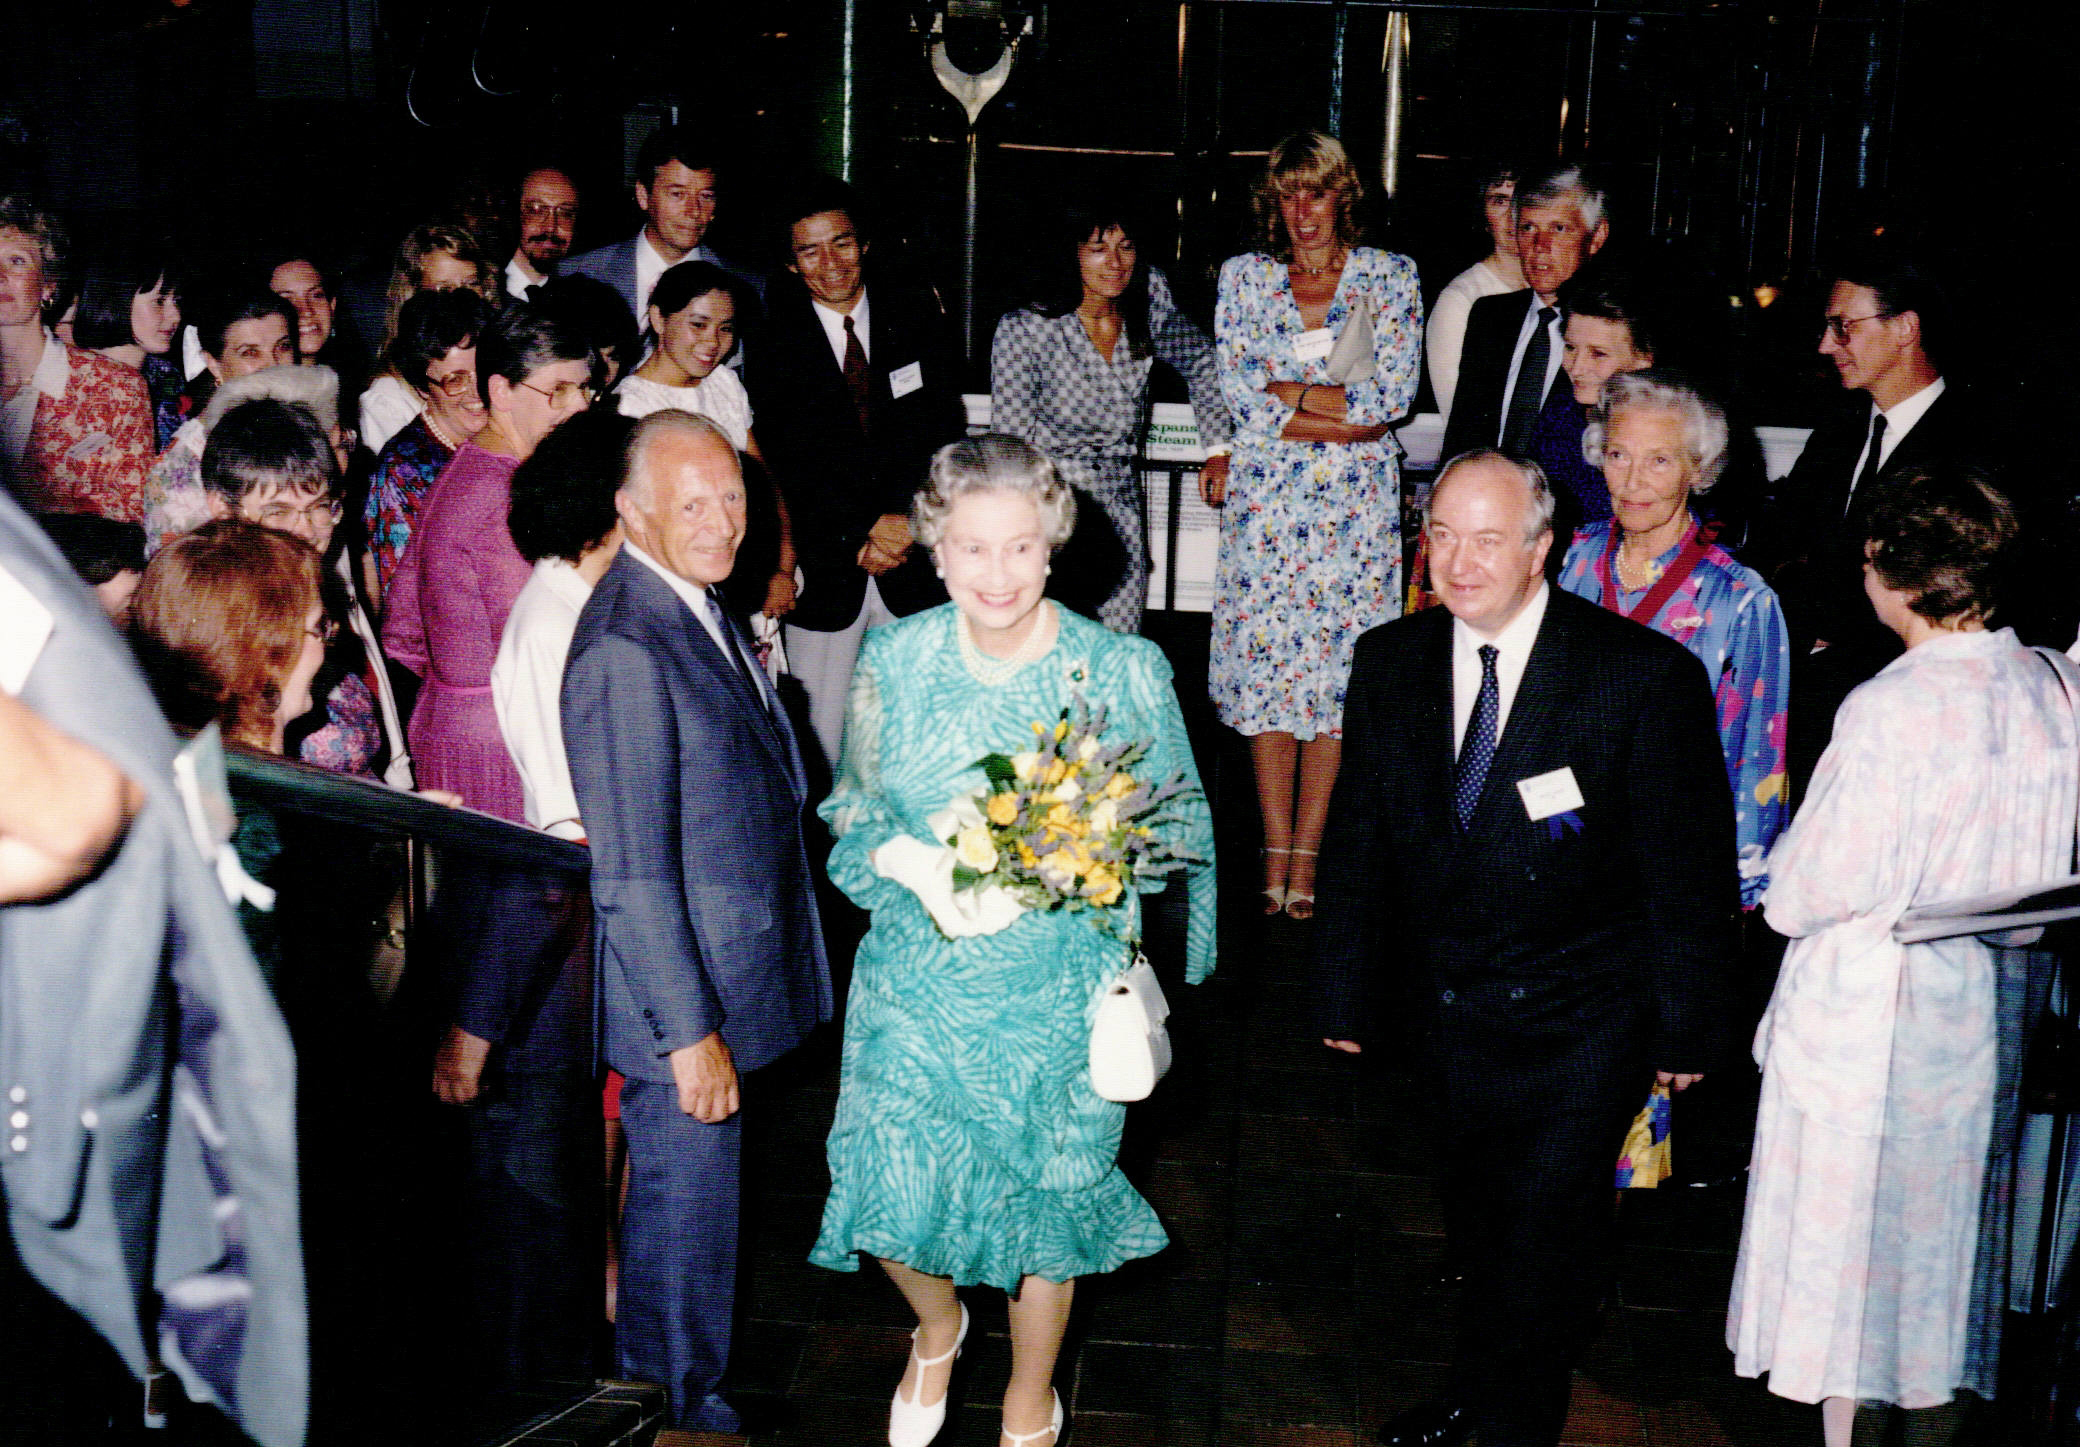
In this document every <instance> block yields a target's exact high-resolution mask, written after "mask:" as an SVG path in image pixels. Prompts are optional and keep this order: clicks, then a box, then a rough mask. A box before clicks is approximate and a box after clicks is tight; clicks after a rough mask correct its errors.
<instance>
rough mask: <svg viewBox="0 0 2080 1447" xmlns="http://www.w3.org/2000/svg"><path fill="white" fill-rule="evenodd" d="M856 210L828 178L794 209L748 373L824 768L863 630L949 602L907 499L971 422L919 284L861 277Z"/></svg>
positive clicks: (949, 351)
mask: <svg viewBox="0 0 2080 1447" xmlns="http://www.w3.org/2000/svg"><path fill="white" fill-rule="evenodd" d="M859 214H860V208H859V203H858V201H857V200H856V198H855V197H854V196H853V194H852V192H851V191H850V189H849V188H847V187H845V186H842V185H840V184H839V183H838V182H835V181H827V182H821V183H818V184H816V185H814V186H812V187H810V188H808V189H807V190H805V191H803V192H802V193H800V194H799V195H798V196H797V197H796V198H795V199H794V201H793V204H792V205H791V206H789V207H788V209H787V211H786V215H785V218H784V220H785V224H786V226H787V241H788V255H789V258H790V259H789V261H788V266H787V269H788V270H789V271H790V272H792V273H794V277H795V278H796V279H798V280H799V282H800V285H796V284H795V282H794V281H790V280H786V279H782V280H779V281H776V283H775V285H774V287H773V294H772V297H771V298H770V308H769V315H768V317H767V321H766V329H765V331H764V333H763V334H762V335H761V336H760V337H759V342H758V349H757V351H756V352H755V353H754V354H753V355H752V357H751V360H750V361H749V362H748V363H747V364H746V366H745V377H744V380H745V383H746V384H747V386H748V387H749V388H750V391H751V402H752V406H753V408H754V410H755V411H756V412H757V414H758V421H759V426H758V437H759V442H760V443H761V445H763V446H764V448H765V453H766V460H767V461H768V463H770V464H771V466H772V469H773V477H774V479H775V481H776V482H777V483H778V484H779V486H780V490H781V492H782V493H783V494H784V495H785V497H786V498H787V506H788V511H789V513H790V515H791V518H792V522H793V528H794V547H795V555H796V557H797V558H798V559H799V560H800V566H801V570H802V579H803V584H804V586H803V588H802V592H801V596H800V598H799V599H798V600H797V602H796V605H795V611H794V612H793V613H792V614H791V615H789V617H788V620H787V656H788V660H789V663H790V665H791V667H792V669H793V671H794V674H795V676H796V677H797V678H799V679H800V680H801V682H802V687H803V689H804V691H806V692H807V693H808V695H809V715H810V719H811V722H812V724H813V726H814V728H815V730H816V738H817V742H818V743H819V744H820V745H821V746H822V748H823V754H824V759H825V761H826V762H827V763H829V764H830V765H831V766H832V768H833V769H835V768H836V766H837V760H838V739H839V735H840V733H841V732H842V730H843V728H844V723H845V700H846V695H847V692H848V691H849V689H850V688H851V684H852V666H853V663H854V661H855V660H856V659H857V658H858V657H859V646H860V640H861V639H862V638H863V637H865V636H866V630H867V629H868V628H870V627H872V626H874V625H875V624H877V623H885V622H887V621H888V620H890V619H891V618H899V617H902V616H904V615H905V614H909V613H915V612H917V611H918V610H919V609H922V608H928V607H931V606H932V605H934V604H937V603H943V602H945V601H946V590H945V589H944V588H942V587H940V586H939V583H938V580H937V578H936V577H935V576H934V575H933V571H932V567H931V562H930V560H929V559H928V558H927V557H926V556H925V555H924V552H923V550H922V549H920V548H917V547H916V546H915V542H916V540H915V539H914V538H913V537H912V536H911V535H910V500H911V498H912V496H913V495H914V494H915V493H916V491H917V489H918V488H919V487H920V486H922V485H923V483H924V480H925V473H926V471H927V470H928V468H929V467H930V465H931V460H932V454H933V453H934V452H936V451H937V450H938V449H939V448H940V447H942V446H944V445H945V444H946V443H949V442H954V441H957V440H959V439H960V438H961V437H962V436H964V435H966V431H967V426H966V416H965V414H964V413H963V411H962V408H961V395H960V393H961V389H960V361H959V354H958V352H957V351H956V350H955V347H954V342H953V335H952V332H951V330H950V329H949V328H948V327H947V325H946V318H945V316H944V314H943V313H942V312H941V311H940V310H939V306H938V303H937V302H936V300H935V299H934V298H932V297H931V296H930V295H929V294H927V293H923V292H919V291H914V290H907V289H904V288H900V287H896V286H893V285H887V284H883V283H881V282H880V281H878V280H877V281H876V282H875V283H874V284H873V285H871V286H870V285H869V284H868V277H867V269H866V258H867V245H868V243H867V238H866V237H865V236H864V235H863V234H862V229H861V226H860V223H859V220H858V217H859Z"/></svg>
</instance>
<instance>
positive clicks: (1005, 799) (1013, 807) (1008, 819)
mask: <svg viewBox="0 0 2080 1447" xmlns="http://www.w3.org/2000/svg"><path fill="white" fill-rule="evenodd" d="M1017 818H1018V795H1016V794H992V795H990V796H989V822H990V823H992V824H995V825H997V826H999V827H1003V826H1005V825H1009V824H1011V823H1013V822H1015V821H1016V820H1017Z"/></svg>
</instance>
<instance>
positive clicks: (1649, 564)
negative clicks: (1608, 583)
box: [1618, 543, 1661, 593]
mask: <svg viewBox="0 0 2080 1447" xmlns="http://www.w3.org/2000/svg"><path fill="white" fill-rule="evenodd" d="M1628 572H1629V573H1632V574H1633V575H1634V576H1635V577H1637V578H1638V579H1639V581H1638V582H1636V583H1635V582H1633V581H1631V580H1630V579H1628V578H1627V577H1626V574H1627V573H1628ZM1660 576H1661V567H1660V563H1659V560H1658V559H1655V558H1648V559H1646V560H1645V561H1644V562H1641V563H1638V564H1636V565H1635V564H1634V563H1633V562H1632V559H1631V558H1630V557H1628V556H1627V554H1626V550H1625V545H1624V544H1623V543H1620V544H1619V545H1618V586H1619V587H1621V588H1623V589H1624V590H1625V591H1626V592H1628V593H1637V592H1638V591H1639V590H1640V589H1642V588H1644V587H1646V586H1648V585H1649V584H1651V583H1652V582H1653V581H1654V580H1655V579H1656V578H1658V577H1660Z"/></svg>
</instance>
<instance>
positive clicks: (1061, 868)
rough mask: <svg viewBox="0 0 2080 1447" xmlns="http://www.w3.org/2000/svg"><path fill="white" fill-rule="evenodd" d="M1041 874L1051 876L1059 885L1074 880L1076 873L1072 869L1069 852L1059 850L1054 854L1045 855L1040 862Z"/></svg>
mask: <svg viewBox="0 0 2080 1447" xmlns="http://www.w3.org/2000/svg"><path fill="white" fill-rule="evenodd" d="M1040 873H1041V874H1042V875H1045V876H1049V877H1050V878H1051V879H1052V881H1053V882H1054V883H1055V884H1057V885H1060V884H1066V883H1067V882H1068V881H1070V880H1072V879H1074V878H1075V877H1076V871H1075V869H1074V868H1073V867H1071V861H1070V857H1069V851H1068V850H1066V849H1057V850H1055V851H1054V852H1053V853H1052V854H1047V855H1043V856H1042V857H1041V860H1040Z"/></svg>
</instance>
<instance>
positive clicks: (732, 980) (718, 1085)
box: [563, 411, 831, 1432]
mask: <svg viewBox="0 0 2080 1447" xmlns="http://www.w3.org/2000/svg"><path fill="white" fill-rule="evenodd" d="M625 456H626V458H627V467H626V471H625V477H624V481H623V483H622V486H621V491H620V493H619V494H618V495H617V498H616V507H617V510H618V511H619V513H620V515H621V521H622V526H623V529H624V533H625V536H626V541H625V542H624V543H623V545H622V549H621V554H620V556H619V557H617V558H616V559H615V560H614V563H613V566H612V567H610V568H608V570H607V572H606V575H605V576H604V577H602V578H601V579H600V582H599V586H598V587H597V588H595V589H594V590H593V593H592V597H591V598H590V599H589V600H587V602H586V604H585V610H584V612H583V613H582V614H581V615H580V616H579V619H578V628H577V633H576V636H575V637H574V638H573V639H572V641H571V651H570V662H569V663H568V664H567V665H566V667H565V670H564V679H563V728H564V738H565V740H566V741H567V745H568V749H569V754H570V765H571V783H572V784H573V786H574V787H575V790H576V793H577V797H578V808H579V812H580V814H581V816H582V817H583V818H584V820H585V827H586V832H587V835H588V836H589V838H590V841H591V846H592V901H593V916H594V919H593V930H594V937H595V954H596V958H597V960H598V964H599V986H598V988H599V1011H600V1016H601V1030H602V1036H603V1043H604V1051H605V1055H606V1059H607V1063H608V1064H610V1065H612V1066H613V1067H614V1068H615V1069H616V1070H619V1071H620V1072H621V1073H622V1075H624V1076H625V1077H627V1079H626V1083H625V1084H624V1085H623V1087H622V1092H621V1122H622V1127H623V1129H624V1130H625V1131H626V1133H627V1137H628V1148H629V1163H630V1165H629V1189H628V1203H627V1206H626V1208H625V1210H624V1213H623V1217H622V1246H621V1290H620V1299H619V1310H618V1312H617V1320H616V1324H615V1348H616V1354H617V1358H618V1367H619V1370H620V1371H621V1373H622V1374H623V1375H624V1376H628V1377H633V1378H637V1379H641V1380H645V1381H654V1382H662V1383H663V1384H664V1385H665V1387H666V1388H667V1389H668V1390H669V1391H670V1393H671V1402H672V1420H673V1422H674V1423H675V1424H676V1425H678V1426H681V1427H685V1428H690V1429H696V1430H705V1431H713V1432H736V1431H738V1430H739V1429H740V1428H741V1427H742V1425H743V1424H742V1421H741V1419H740V1417H739V1416H738V1413H737V1411H736V1410H735V1408H733V1407H732V1406H731V1405H730V1403H729V1402H727V1401H726V1400H725V1399H724V1398H723V1396H722V1395H721V1391H720V1387H721V1381H722V1375H723V1372H724V1369H725V1368H726V1367H727V1366H728V1364H729V1347H730V1319H731V1314H732V1311H733V1308H734V1304H735V1295H736V1270H737V1211H738V1196H739V1191H738V1163H739V1156H740V1152H739V1142H740V1139H741V1134H740V1130H739V1127H740V1124H741V1117H740V1116H739V1114H738V1107H739V1104H740V1098H739V1089H738V1074H739V1072H741V1071H750V1070H756V1069H758V1068H759V1067H760V1066H763V1065H767V1064H770V1063H771V1062H772V1061H773V1060H775V1059H777V1058H779V1057H780V1056H781V1055H783V1054H785V1053H786V1052H787V1051H789V1050H791V1049H793V1048H794V1047H795V1046H796V1045H797V1044H799V1043H800V1042H801V1040H802V1039H803V1037H804V1036H806V1035H807V1034H808V1033H809V1032H810V1031H811V1030H813V1029H814V1028H815V1027H816V1026H817V1025H818V1024H819V1023H821V1022H822V1021H824V1020H827V1019H829V1018H830V1014H831V982H830V969H829V966H828V965H827V963H826V962H825V959H824V953H823V938H822V931H821V929H820V927H819V925H818V921H817V916H816V899H815V893H814V889H813V887H812V885H811V882H810V878H809V864H808V859H807V856H806V855H805V854H804V852H803V848H802V829H801V814H802V807H803V805H804V803H805V802H806V784H805V780H804V777H803V773H802V764H801V757H800V755H799V754H798V753H797V752H796V749H795V743H794V735H793V732H792V731H791V730H790V729H789V727H788V723H787V716H786V714H785V713H784V712H782V711H781V709H780V708H779V707H778V703H777V700H776V699H775V698H774V697H773V693H772V689H771V687H770V686H769V685H768V684H767V682H766V679H765V676H764V674H763V673H762V672H761V671H760V670H759V669H758V668H757V667H756V666H754V665H753V664H752V663H751V662H750V641H749V639H748V638H747V637H745V636H744V634H743V631H742V629H741V628H740V627H739V625H738V624H737V623H736V622H735V620H734V619H732V618H730V617H729V616H728V615H726V614H725V613H724V612H723V611H722V606H721V602H720V598H721V595H720V593H719V592H718V591H717V588H718V587H719V585H720V584H722V583H723V582H724V581H725V580H726V579H727V578H728V577H729V574H730V568H731V566H732V564H733V563H734V561H735V558H736V552H737V545H738V544H739V543H740V542H741V541H742V540H743V536H744V479H743V474H742V473H741V472H740V471H739V470H738V464H737V454H736V449H735V448H733V447H732V446H731V445H730V442H729V438H728V436H727V435H726V434H724V433H723V432H722V430H721V429H720V428H719V427H717V426H716V425H715V424H714V423H712V422H710V421H708V419H706V418H704V417H692V416H689V415H687V414H685V413H681V412H669V411H668V412H659V413H655V414H653V415H651V416H649V417H646V418H644V419H643V420H642V421H641V422H640V423H638V424H637V425H636V428H635V431H634V432H633V433H631V434H630V437H629V442H628V449H627V452H626V454H625Z"/></svg>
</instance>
